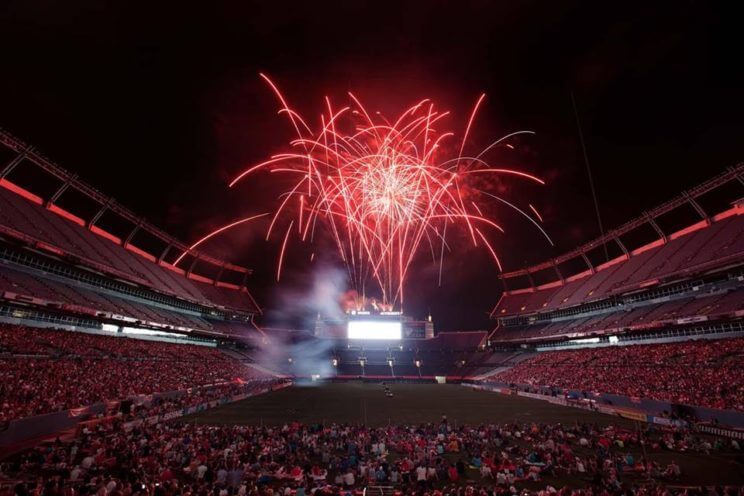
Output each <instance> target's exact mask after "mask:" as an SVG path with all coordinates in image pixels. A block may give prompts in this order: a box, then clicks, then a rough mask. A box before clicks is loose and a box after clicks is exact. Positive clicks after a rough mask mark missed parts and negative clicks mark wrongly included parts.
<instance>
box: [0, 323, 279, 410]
mask: <svg viewBox="0 0 744 496" xmlns="http://www.w3.org/2000/svg"><path fill="white" fill-rule="evenodd" d="M0 351H2V352H3V354H2V355H0V422H2V421H8V420H14V419H18V418H22V417H28V416H33V415H40V414H44V413H50V412H56V411H62V410H68V409H71V408H78V407H83V406H87V405H91V404H95V403H100V402H103V401H107V400H109V401H110V400H121V399H125V398H129V397H133V396H136V395H149V394H152V393H156V392H168V391H176V390H184V389H188V388H192V387H197V386H202V385H207V384H216V383H222V382H231V381H236V380H249V379H256V378H262V377H268V375H267V374H266V373H265V372H263V371H262V370H261V369H258V368H254V367H252V366H251V365H250V364H249V363H247V362H245V361H241V360H236V359H235V358H232V357H230V356H228V355H226V354H224V353H222V352H221V351H219V350H218V349H216V348H210V347H205V346H196V345H184V344H173V343H166V342H161V341H149V340H148V341H145V340H140V339H133V338H129V337H114V336H105V335H96V334H86V333H80V332H69V331H60V330H48V329H35V328H28V327H23V326H11V325H5V324H0ZM28 355H36V356H35V357H29V356H28Z"/></svg>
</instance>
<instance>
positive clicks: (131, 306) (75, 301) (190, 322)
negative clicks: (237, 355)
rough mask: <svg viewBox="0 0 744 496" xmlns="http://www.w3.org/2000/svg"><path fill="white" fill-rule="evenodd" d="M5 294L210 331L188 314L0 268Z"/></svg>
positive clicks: (0, 284)
mask: <svg viewBox="0 0 744 496" xmlns="http://www.w3.org/2000/svg"><path fill="white" fill-rule="evenodd" d="M5 291H7V292H12V293H16V294H20V295H24V296H30V297H33V298H39V299H42V300H45V301H48V302H52V303H60V304H63V305H64V304H67V305H75V307H83V308H88V309H90V310H93V311H96V312H107V313H111V314H115V315H120V316H125V317H131V318H134V319H137V320H140V321H143V322H150V323H155V324H167V325H170V326H181V327H187V328H190V329H199V330H211V329H212V328H213V327H212V324H211V322H210V321H207V320H206V319H203V318H201V317H198V316H195V315H192V314H188V313H185V312H176V311H172V310H168V309H166V308H162V307H159V306H156V305H149V304H145V303H141V302H137V301H134V300H131V299H126V298H120V297H117V296H113V295H112V294H105V293H103V292H98V291H93V290H91V289H88V288H86V287H83V286H81V285H76V284H75V283H74V281H70V282H69V283H65V282H61V280H57V279H51V278H45V277H41V276H39V275H35V274H33V273H30V272H24V271H21V270H14V269H11V268H10V267H3V266H2V265H0V293H3V292H5ZM71 310H72V309H71Z"/></svg>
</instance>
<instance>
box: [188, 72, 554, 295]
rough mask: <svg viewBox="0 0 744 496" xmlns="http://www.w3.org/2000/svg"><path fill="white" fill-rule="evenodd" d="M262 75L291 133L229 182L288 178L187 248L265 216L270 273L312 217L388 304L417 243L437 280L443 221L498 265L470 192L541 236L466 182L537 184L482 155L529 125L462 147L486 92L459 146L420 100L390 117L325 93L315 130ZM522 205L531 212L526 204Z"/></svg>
mask: <svg viewBox="0 0 744 496" xmlns="http://www.w3.org/2000/svg"><path fill="white" fill-rule="evenodd" d="M261 77H262V78H263V79H264V80H265V81H266V82H267V83H268V85H269V86H270V87H271V89H272V90H273V91H274V93H275V95H276V96H277V98H278V100H279V102H280V105H281V108H280V110H279V114H284V115H285V116H286V117H287V118H288V119H289V121H290V122H291V124H292V126H293V128H294V131H295V133H296V139H294V140H293V141H291V142H290V143H289V148H288V150H287V151H286V152H285V153H280V154H277V155H274V156H272V157H270V158H269V159H268V160H266V161H264V162H262V163H259V164H257V165H254V166H252V167H249V168H248V169H246V170H244V171H243V172H241V173H240V174H239V175H238V176H237V177H235V178H234V179H233V180H232V182H230V187H233V186H235V185H236V184H238V183H239V182H241V181H244V180H246V179H247V178H250V177H253V176H256V175H259V174H264V177H269V178H270V177H272V176H274V175H277V174H279V175H282V176H289V177H290V178H292V182H291V187H290V188H289V189H288V191H286V192H284V193H283V194H281V195H280V196H279V197H278V198H277V205H276V207H275V208H273V209H272V213H270V214H269V213H265V214H259V215H253V216H251V217H246V218H244V219H240V220H238V221H236V222H233V223H231V224H228V225H226V226H223V227H221V228H219V229H217V230H215V231H213V232H212V233H210V234H208V235H207V236H205V237H204V238H202V239H200V240H199V241H197V242H196V243H194V245H192V246H191V248H190V249H194V248H196V247H197V246H199V245H200V244H202V243H204V242H205V241H207V240H208V239H210V238H212V237H214V236H216V235H218V234H219V233H221V232H224V231H226V230H228V229H231V228H233V227H235V226H238V225H241V224H244V223H246V222H249V221H251V220H253V219H256V218H259V217H263V216H267V215H271V222H270V224H269V227H268V231H267V233H266V239H267V240H268V239H269V238H270V237H271V236H272V233H274V232H275V231H280V235H281V239H282V244H281V249H280V252H279V255H278V263H277V271H276V278H277V280H279V278H280V277H281V270H282V265H283V260H284V254H285V252H286V250H287V245H288V243H289V241H290V239H292V238H294V239H299V240H302V241H303V242H305V241H312V240H313V237H314V234H315V230H316V225H317V223H318V221H319V220H320V221H321V222H322V223H323V224H324V225H325V226H326V227H327V228H328V230H329V231H330V233H331V236H332V238H333V240H334V242H335V244H336V246H337V247H338V252H339V254H340V255H341V258H342V259H343V261H344V263H345V264H346V267H347V269H348V272H349V278H350V280H351V281H352V283H353V284H354V286H355V288H356V289H357V291H358V292H359V293H360V294H364V293H365V286H366V284H367V283H368V282H369V281H373V282H374V283H375V284H376V286H377V287H378V288H379V290H380V291H381V295H382V301H383V303H384V304H387V305H390V306H392V305H402V304H403V298H404V283H405V280H406V274H407V273H408V271H409V269H410V267H411V263H412V262H413V260H414V257H415V255H416V254H417V253H418V252H419V249H420V248H421V247H422V246H428V247H429V249H430V251H431V253H432V257H433V258H434V260H435V261H436V259H437V258H438V259H439V260H438V262H439V268H440V281H441V269H442V260H443V258H444V255H445V248H446V249H447V250H449V246H448V244H447V230H448V226H450V225H451V226H452V227H460V228H462V229H465V230H466V232H467V235H468V238H469V239H470V240H471V242H472V244H473V245H474V246H480V245H482V246H484V247H485V248H486V249H487V250H488V252H489V253H490V255H491V256H492V257H493V259H494V261H495V262H496V264H497V265H498V267H499V269H501V263H500V261H499V258H498V256H497V254H496V250H495V249H494V248H493V245H492V243H491V241H489V239H490V236H491V234H493V232H495V231H499V232H502V233H503V229H502V228H501V226H499V225H498V224H497V223H496V222H494V220H492V219H490V218H488V217H487V216H485V215H484V214H483V211H484V210H485V209H484V208H482V206H479V202H478V200H487V201H491V200H492V199H496V200H498V201H500V202H502V203H504V204H505V205H507V206H509V207H510V208H513V209H515V210H517V211H518V212H519V213H521V214H522V215H523V216H525V217H527V218H528V219H529V220H530V221H531V222H532V223H533V224H534V225H535V226H537V227H538V229H540V231H541V232H542V233H543V235H545V237H546V238H547V239H548V241H550V238H549V237H548V236H547V234H546V233H545V231H544V230H543V229H542V227H541V226H540V224H539V223H538V221H536V220H535V219H534V218H533V217H532V216H531V215H529V214H527V213H526V212H525V211H523V210H521V209H519V208H518V207H517V206H515V205H513V204H512V203H509V202H507V201H506V200H504V199H503V198H500V197H499V196H497V195H495V194H493V193H491V192H486V191H482V190H480V189H477V188H474V187H473V186H472V184H468V181H469V179H470V178H471V177H472V175H473V174H499V175H512V176H516V177H518V178H520V179H523V180H528V181H534V182H536V183H539V184H544V182H543V181H542V180H541V179H540V178H538V177H535V176H533V175H531V174H527V173H525V172H521V171H518V170H512V169H502V168H495V167H492V166H491V165H490V164H489V163H488V162H487V161H486V159H485V158H484V157H485V156H486V154H487V153H488V152H489V151H492V150H493V149H495V148H497V147H498V146H506V147H509V148H511V147H512V145H510V144H509V143H508V140H509V138H511V137H513V136H515V135H519V134H532V132H531V131H518V132H515V133H511V134H509V135H507V136H504V137H502V138H500V139H498V140H496V141H494V142H493V143H491V144H490V145H489V146H487V147H486V148H484V149H483V150H482V151H481V152H480V153H478V154H477V155H472V156H466V155H464V152H465V149H466V144H467V140H468V135H469V134H470V129H471V127H472V125H473V122H474V121H475V117H476V114H477V112H478V109H479V107H480V106H481V104H482V102H483V100H484V98H485V95H481V96H480V98H479V99H478V100H477V102H476V104H475V106H474V108H473V110H472V113H471V114H470V118H469V120H468V124H467V127H466V128H465V132H464V134H463V136H462V139H461V140H460V141H459V147H455V146H452V143H449V144H448V146H446V147H445V146H443V145H444V144H445V142H447V141H450V142H451V141H453V140H454V134H453V133H452V132H442V131H439V130H438V129H439V127H440V126H442V125H443V122H444V120H445V118H446V117H447V116H448V114H449V113H448V112H440V111H438V110H437V109H436V108H435V106H434V104H433V102H431V101H430V100H428V99H426V100H422V101H420V102H418V103H417V104H416V105H413V106H412V107H410V108H408V109H407V110H405V111H404V112H403V113H402V114H400V116H399V117H397V119H395V120H392V121H391V120H388V119H386V118H385V117H384V116H383V115H381V114H379V113H374V114H370V113H369V112H368V111H367V110H366V108H365V107H364V105H362V103H361V102H360V101H359V99H357V98H356V97H355V96H354V95H353V94H351V93H349V98H350V100H349V101H350V105H349V106H344V107H341V108H334V107H333V106H332V104H331V101H330V100H329V99H328V98H327V97H326V99H325V107H326V109H325V110H326V113H324V114H323V115H322V116H321V119H320V128H319V130H318V131H313V130H311V127H310V126H309V125H308V123H307V122H306V121H305V120H304V119H303V118H302V117H301V116H300V115H299V114H298V113H297V112H295V111H294V110H292V108H290V107H289V105H288V104H287V101H286V99H285V98H284V96H283V95H282V93H281V92H280V91H279V89H278V88H277V86H276V85H275V84H274V83H273V82H272V81H271V80H270V79H269V78H268V77H266V76H265V75H263V74H261ZM449 148H452V149H456V148H459V152H458V153H457V155H456V156H450V157H444V156H442V155H444V154H445V152H444V150H445V149H449ZM465 191H468V192H470V193H468V194H466V193H465ZM473 193H474V195H473ZM530 209H532V211H533V212H534V214H535V216H536V217H538V218H539V214H538V213H537V211H536V210H535V208H534V207H533V206H532V205H530ZM541 220H542V219H540V221H541ZM280 226H281V227H280ZM551 244H552V242H551ZM185 255H186V253H184V254H183V255H181V257H179V258H178V260H176V262H175V263H176V264H177V263H179V262H180V261H181V259H182V258H183V257H184V256H185ZM313 255H314V254H313ZM311 257H312V256H311Z"/></svg>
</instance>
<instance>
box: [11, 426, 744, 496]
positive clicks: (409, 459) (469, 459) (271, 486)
mask: <svg viewBox="0 0 744 496" xmlns="http://www.w3.org/2000/svg"><path fill="white" fill-rule="evenodd" d="M124 426H125V424H123V423H121V424H103V423H102V424H98V425H96V426H95V427H94V428H92V429H90V430H86V432H84V433H83V434H82V436H81V437H79V438H77V439H75V440H74V441H69V442H62V441H59V440H57V441H56V442H54V443H50V444H47V445H43V446H39V447H37V448H35V449H33V450H32V451H30V452H26V453H24V454H22V455H20V456H16V457H14V458H11V459H10V460H8V461H6V462H5V463H2V464H0V478H1V477H5V478H6V480H12V481H13V484H14V487H13V488H12V489H9V490H8V494H11V491H14V492H15V494H16V495H19V496H26V495H28V494H32V493H33V494H44V495H47V494H48V495H63V494H64V495H80V496H84V495H87V494H94V493H95V494H97V495H102V496H106V495H112V496H130V495H155V496H166V495H167V496H170V495H174V496H176V495H200V496H202V495H203V496H208V495H214V496H227V495H229V496H232V495H237V496H254V495H255V496H272V495H277V496H290V495H293V496H303V495H310V494H315V495H318V496H320V495H337V494H338V495H341V494H352V492H353V491H354V490H355V489H360V488H363V487H365V486H386V485H388V486H394V487H395V488H397V490H398V492H399V493H400V494H429V495H432V496H435V495H437V496H438V495H443V494H446V495H449V494H451V495H460V496H475V495H478V496H486V495H501V494H504V495H507V494H508V495H516V494H524V493H522V491H523V490H525V489H530V490H535V489H536V488H540V489H542V488H545V489H542V490H541V493H542V494H546V495H547V494H554V493H557V492H560V494H563V495H569V494H577V495H578V494H580V495H582V496H591V495H595V494H596V495H600V494H601V495H609V494H618V495H619V494H632V495H636V494H637V495H646V494H654V495H656V494H658V495H659V496H662V495H663V496H667V495H670V494H672V493H671V492H669V491H667V490H665V489H663V488H660V487H657V489H653V488H654V487H655V486H651V488H649V486H648V484H649V482H651V481H655V483H661V484H665V483H678V482H680V481H681V480H682V479H683V478H684V476H685V474H684V469H683V467H681V466H680V465H679V464H678V463H677V462H676V461H674V460H673V459H672V460H671V461H669V462H668V463H666V464H660V463H657V462H654V461H651V460H652V458H653V454H654V453H658V452H660V451H662V450H664V451H672V452H676V451H678V452H681V451H688V452H689V451H700V452H704V453H710V452H711V451H712V450H718V451H727V452H740V446H739V445H738V443H737V442H736V441H722V440H719V441H715V442H712V441H711V440H707V439H702V438H698V437H696V436H695V435H693V434H692V433H690V432H684V431H679V430H668V431H654V432H650V431H647V432H640V431H638V430H633V429H630V430H625V429H622V428H618V427H606V428H599V427H597V426H595V425H591V424H578V423H577V424H575V425H573V426H570V427H569V426H563V425H560V424H500V425H495V424H494V425H480V426H458V427H453V426H451V425H450V424H449V423H448V422H447V421H446V419H443V420H442V422H441V423H439V424H426V425H417V426H394V425H391V426H388V427H384V428H370V427H364V426H351V425H336V424H332V425H302V424H289V425H284V426H261V427H259V426H206V425H197V424H195V423H186V422H183V423H177V422H176V423H173V422H171V423H165V422H158V423H156V424H148V423H140V424H137V425H134V426H131V425H130V426H129V428H125V427H124ZM640 443H643V445H644V448H645V452H646V453H649V454H650V455H651V456H649V457H648V458H645V457H644V456H643V455H641V454H640V453H643V452H642V451H641V450H640V448H639V447H640ZM640 483H642V484H643V487H644V488H645V489H639V488H638V486H637V484H640ZM556 486H557V487H556ZM564 486H565V487H566V488H563V489H560V488H561V487H564ZM567 487H573V488H578V487H581V488H582V489H581V491H580V492H571V490H569V489H567ZM0 493H1V491H0ZM731 494H736V493H731ZM0 496H5V495H2V494H0ZM719 496H722V495H720V494H719Z"/></svg>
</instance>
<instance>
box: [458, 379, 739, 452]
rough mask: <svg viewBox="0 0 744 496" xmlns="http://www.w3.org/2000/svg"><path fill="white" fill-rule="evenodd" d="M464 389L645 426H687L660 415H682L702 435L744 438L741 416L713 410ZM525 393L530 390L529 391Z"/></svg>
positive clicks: (483, 386)
mask: <svg viewBox="0 0 744 496" xmlns="http://www.w3.org/2000/svg"><path fill="white" fill-rule="evenodd" d="M463 386H467V387H471V388H474V389H480V390H484V391H492V392H496V393H501V394H516V395H518V396H523V397H525V398H533V399H538V400H542V401H548V402H550V403H554V404H558V405H563V406H570V407H574V408H583V409H587V410H593V411H598V412H600V413H606V414H609V415H617V416H620V417H624V418H628V419H631V420H638V421H640V422H648V423H651V424H656V425H663V426H674V425H677V426H686V425H687V422H684V421H682V420H678V419H671V418H668V417H667V416H662V415H661V414H662V413H663V412H667V413H670V412H675V411H682V412H684V413H686V414H688V415H689V416H693V417H695V418H697V419H699V420H700V421H701V423H699V424H696V425H695V426H694V427H695V428H697V429H698V430H700V431H701V432H707V433H711V434H713V433H714V432H713V431H710V430H703V427H705V429H712V428H715V429H718V431H716V432H715V433H716V434H719V435H724V436H726V437H734V438H736V439H742V438H741V437H739V436H740V435H744V431H743V430H740V429H744V413H741V412H735V411H730V410H715V409H713V408H703V407H694V406H688V405H678V404H672V403H665V402H662V401H656V400H648V399H642V398H630V397H627V396H620V395H615V394H585V393H584V392H582V391H568V392H567V394H564V393H563V392H561V393H560V394H553V390H551V389H550V388H546V387H542V388H540V387H532V386H526V385H519V386H516V387H511V386H510V385H508V384H498V383H463ZM526 389H529V391H527V390H526ZM533 391H539V392H533ZM708 423H712V424H714V425H715V426H716V427H712V426H710V425H709V424H708ZM721 426H726V427H721Z"/></svg>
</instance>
